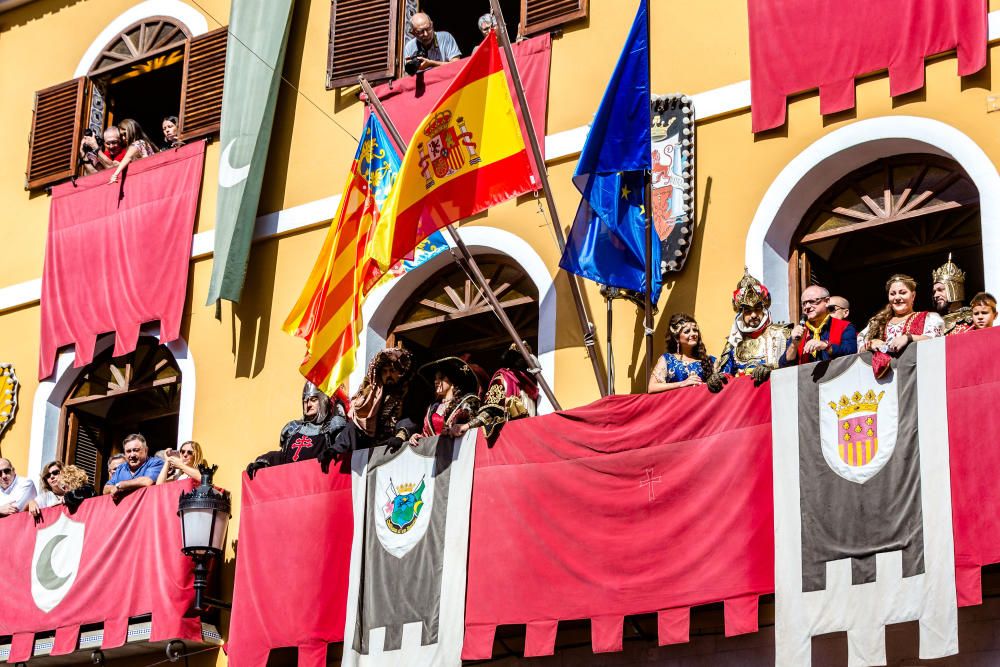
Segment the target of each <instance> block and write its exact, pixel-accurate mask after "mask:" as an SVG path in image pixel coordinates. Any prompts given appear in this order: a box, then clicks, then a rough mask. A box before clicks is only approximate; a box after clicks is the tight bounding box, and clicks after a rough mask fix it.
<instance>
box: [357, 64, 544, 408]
mask: <svg viewBox="0 0 1000 667" xmlns="http://www.w3.org/2000/svg"><path fill="white" fill-rule="evenodd" d="M358 81H359V82H360V83H361V90H362V91H363V92H364V94H365V96H366V97H367V98H368V103H369V104H371V105H372V109H373V110H374V112H375V114H376V115H377V116H378V118H379V120H381V121H382V125H384V126H385V129H386V130H388V131H389V135H390V136H391V137H392V140H393V141H394V142H395V143H396V146H398V147H399V149H400V150H402V151H405V150H406V142H405V141H403V137H402V136H400V134H399V130H397V129H396V126H395V125H394V124H393V122H392V119H390V118H389V115H388V114H387V113H386V112H385V107H383V106H382V101H381V100H380V99H379V98H378V95H376V94H375V91H374V90H373V89H372V87H371V84H370V83H368V79H366V78H365V77H363V76H359V77H358ZM447 229H448V233H449V234H451V238H452V239H454V241H455V246H456V247H457V248H458V251H459V253H461V255H462V258H463V259H464V260H465V264H466V266H467V267H468V268H469V272H470V273H471V274H472V275H471V277H472V279H473V281H474V282H475V283H476V286H477V287H478V288H479V289H480V291H482V293H483V296H485V297H486V300H487V301H488V302H489V304H490V307H491V308H493V312H494V313H496V316H497V318H498V319H499V320H500V324H502V325H503V328H504V329H506V330H507V333H508V334H509V335H510V337H511V339H512V340H513V341H514V344H515V345H516V346H517V350H518V352H520V353H521V356H522V357H524V360H525V362H526V363H527V364H528V369H529V372H530V373H531V374H532V375H533V376H534V377H535V380H536V381H537V382H538V387H539V389H541V390H542V393H543V394H545V397H546V398H547V399H549V403H551V404H552V407H553V408H555V409H556V410H562V407H561V406H560V405H559V401H557V400H556V395H555V393H553V391H552V387H550V386H549V383H548V382H547V381H546V379H545V377H544V376H543V375H542V372H541V371H542V369H541V368H540V367H539V365H538V360H537V359H536V358H535V357H534V356H533V355H532V354H531V352H530V351H529V350H528V348H527V346H526V345H525V344H524V339H522V338H521V335H520V334H519V333H518V332H517V329H516V328H514V323H513V322H511V321H510V318H509V317H507V313H506V312H505V311H504V309H503V307H502V306H501V305H500V300H499V299H497V295H496V293H495V292H494V291H493V288H492V287H490V284H489V282H487V281H486V277H485V276H484V275H483V272H482V271H481V270H480V268H479V264H477V263H476V260H475V258H474V257H473V256H472V252H470V251H469V248H468V246H466V245H465V241H463V240H462V237H461V236H459V235H458V230H457V229H455V226H454V225H453V224H449V225H448V227H447ZM456 261H457V258H456ZM459 265H460V266H461V262H459ZM463 268H465V267H463Z"/></svg>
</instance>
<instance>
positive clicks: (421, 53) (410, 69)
mask: <svg viewBox="0 0 1000 667" xmlns="http://www.w3.org/2000/svg"><path fill="white" fill-rule="evenodd" d="M426 57H427V49H425V48H424V47H423V46H422V45H421V44H420V43H419V42H417V52H416V53H414V54H413V55H412V56H410V57H409V58H407V59H406V62H404V63H403V71H404V72H406V73H407V74H408V75H409V76H413V75H414V74H416V73H417V72H419V71H420V59H421V58H426Z"/></svg>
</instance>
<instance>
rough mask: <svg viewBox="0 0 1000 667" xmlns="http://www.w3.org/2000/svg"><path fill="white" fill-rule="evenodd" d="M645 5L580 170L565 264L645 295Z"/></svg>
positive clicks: (656, 248)
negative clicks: (574, 213) (574, 216)
mask: <svg viewBox="0 0 1000 667" xmlns="http://www.w3.org/2000/svg"><path fill="white" fill-rule="evenodd" d="M646 3H647V0H639V11H638V12H637V13H636V15H635V21H634V22H633V23H632V30H631V31H630V32H629V35H628V39H627V40H626V42H625V48H624V49H622V54H621V56H620V57H619V58H618V64H617V65H615V70H614V73H613V74H612V75H611V81H610V82H608V87H607V89H606V90H605V91H604V98H603V99H602V100H601V106H600V107H599V108H598V109H597V113H596V114H595V115H594V122H593V124H592V125H591V126H590V133H589V134H588V135H587V141H586V143H585V144H584V146H583V151H582V152H581V154H580V161H579V162H578V163H577V165H576V173H575V174H574V176H573V183H574V185H576V187H577V189H578V190H579V191H580V194H581V195H583V199H582V201H581V202H580V207H579V209H577V212H576V218H575V219H574V220H573V228H572V229H571V230H570V233H569V238H568V239H567V241H566V251H565V252H564V253H563V256H562V259H561V260H560V261H559V266H561V267H562V268H564V269H566V270H567V271H569V272H570V273H575V274H577V275H578V276H582V277H584V278H587V279H588V280H593V281H594V282H598V283H601V284H604V285H611V286H613V287H621V288H624V289H630V290H634V291H636V292H642V293H645V291H646V240H645V236H646V232H645V228H646V211H645V208H644V205H643V199H644V193H645V172H647V171H649V170H651V169H652V158H651V157H650V150H651V149H650V136H649V128H650V111H649V100H650V89H649V28H648V22H649V16H648V13H647V8H646ZM652 251H653V252H652V265H653V271H652V273H653V289H652V300H653V303H656V301H657V300H658V299H659V297H660V288H661V287H662V278H661V272H660V244H659V243H657V242H656V239H655V238H654V241H653V248H652Z"/></svg>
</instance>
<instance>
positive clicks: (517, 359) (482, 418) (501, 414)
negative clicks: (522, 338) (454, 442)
mask: <svg viewBox="0 0 1000 667" xmlns="http://www.w3.org/2000/svg"><path fill="white" fill-rule="evenodd" d="M524 345H525V347H527V348H528V351H529V352H530V351H531V348H530V347H529V346H528V343H527V342H524ZM500 363H501V364H502V367H501V368H500V369H498V370H497V372H496V373H494V374H493V377H492V378H491V379H490V383H489V386H488V388H487V389H486V396H485V398H484V399H483V404H482V407H480V408H479V412H478V413H477V414H476V416H475V417H473V418H472V420H471V421H469V422H468V423H466V424H462V425H461V426H458V427H456V428H453V429H452V431H451V433H452V435H454V436H456V437H458V436H462V435H465V433H466V432H467V431H469V430H470V429H474V428H482V429H483V432H484V433H485V434H486V437H487V438H489V439H491V440H492V439H493V438H494V437H495V436H496V435H497V434H499V432H500V428H501V427H502V426H503V425H504V424H506V423H507V422H509V421H512V420H514V419H520V418H522V417H534V416H535V415H536V414H538V382H536V381H535V378H534V377H533V376H532V375H531V373H529V372H528V363H527V362H526V361H525V360H524V355H522V354H521V352H520V350H518V347H517V344H516V343H511V346H510V347H509V348H508V349H507V350H506V351H505V352H504V353H503V357H501V359H500Z"/></svg>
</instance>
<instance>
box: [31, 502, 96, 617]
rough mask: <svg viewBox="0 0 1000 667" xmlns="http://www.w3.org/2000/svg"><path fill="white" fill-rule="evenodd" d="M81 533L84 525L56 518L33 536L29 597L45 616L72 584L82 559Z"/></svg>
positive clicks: (62, 597)
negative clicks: (33, 546) (33, 545)
mask: <svg viewBox="0 0 1000 667" xmlns="http://www.w3.org/2000/svg"><path fill="white" fill-rule="evenodd" d="M84 529H85V526H84V524H82V523H80V522H79V521H73V520H72V519H70V518H69V517H68V516H66V515H65V514H60V515H59V518H58V519H56V521H55V523H53V524H52V525H51V526H48V527H46V528H42V529H41V530H39V531H38V532H37V533H36V535H35V552H34V554H33V555H32V557H31V597H32V598H34V600H35V605H37V606H38V608H39V609H41V610H42V611H44V612H46V613H48V612H50V611H52V610H53V609H55V608H56V606H57V605H58V604H59V603H60V602H62V601H63V599H64V598H65V597H66V594H67V593H69V591H70V589H71V588H72V587H73V582H75V581H76V575H77V572H78V571H79V570H80V558H81V556H83V534H84Z"/></svg>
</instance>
